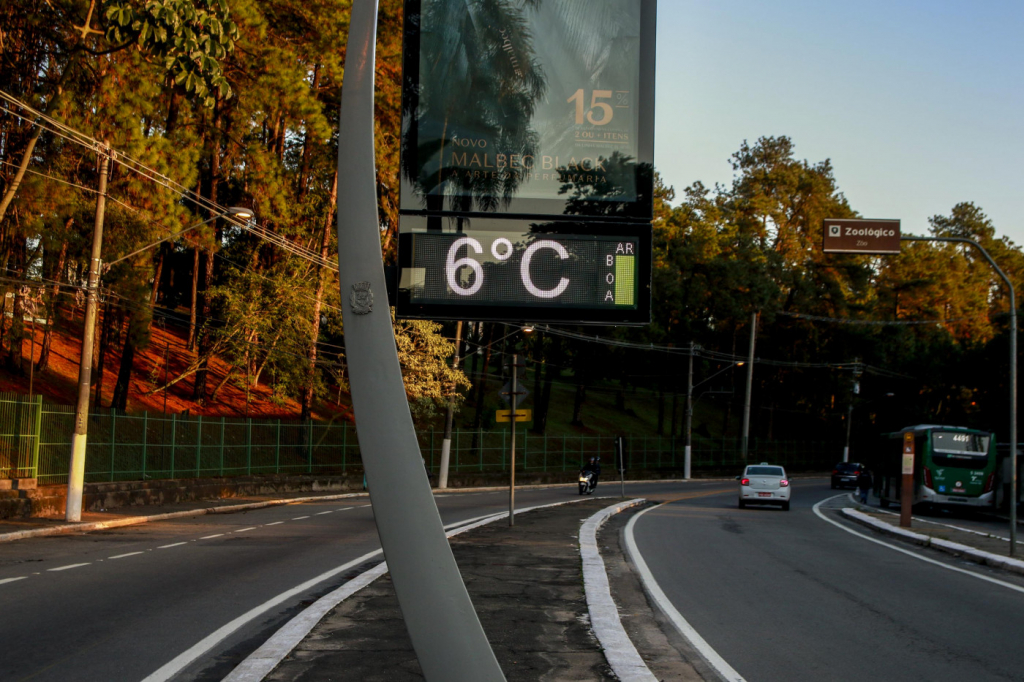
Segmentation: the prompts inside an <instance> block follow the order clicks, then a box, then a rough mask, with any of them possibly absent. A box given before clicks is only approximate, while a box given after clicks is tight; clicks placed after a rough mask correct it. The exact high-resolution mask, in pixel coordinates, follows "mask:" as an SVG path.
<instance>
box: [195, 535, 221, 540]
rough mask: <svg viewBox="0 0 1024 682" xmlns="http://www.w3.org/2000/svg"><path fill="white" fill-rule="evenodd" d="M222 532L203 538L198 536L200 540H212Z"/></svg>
mask: <svg viewBox="0 0 1024 682" xmlns="http://www.w3.org/2000/svg"><path fill="white" fill-rule="evenodd" d="M223 536H224V533H217V534H215V535H207V536H206V537H205V538H199V539H200V540H212V539H214V538H219V537H223Z"/></svg>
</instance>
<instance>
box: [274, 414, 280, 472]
mask: <svg viewBox="0 0 1024 682" xmlns="http://www.w3.org/2000/svg"><path fill="white" fill-rule="evenodd" d="M274 473H275V474H279V473H281V420H280V419H278V420H277V442H276V443H275V444H274Z"/></svg>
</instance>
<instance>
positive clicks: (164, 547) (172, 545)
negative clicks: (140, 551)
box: [157, 542, 188, 549]
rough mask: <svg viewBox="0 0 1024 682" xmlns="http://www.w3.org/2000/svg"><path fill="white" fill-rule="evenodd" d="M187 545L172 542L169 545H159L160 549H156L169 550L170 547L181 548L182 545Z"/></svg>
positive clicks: (185, 543)
mask: <svg viewBox="0 0 1024 682" xmlns="http://www.w3.org/2000/svg"><path fill="white" fill-rule="evenodd" d="M187 544H188V543H187V542H173V543H171V544H169V545H161V546H160V547H157V549H170V548H171V547H181V546H182V545H187Z"/></svg>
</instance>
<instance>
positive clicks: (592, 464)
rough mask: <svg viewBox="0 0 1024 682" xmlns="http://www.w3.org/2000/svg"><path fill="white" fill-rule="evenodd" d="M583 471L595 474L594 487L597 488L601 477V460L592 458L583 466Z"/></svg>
mask: <svg viewBox="0 0 1024 682" xmlns="http://www.w3.org/2000/svg"><path fill="white" fill-rule="evenodd" d="M583 471H589V472H591V473H593V474H594V483H593V485H594V487H595V488H596V487H597V479H598V478H600V477H601V460H600V458H598V457H591V458H590V461H589V462H587V463H586V464H584V465H583Z"/></svg>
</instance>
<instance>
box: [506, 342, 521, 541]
mask: <svg viewBox="0 0 1024 682" xmlns="http://www.w3.org/2000/svg"><path fill="white" fill-rule="evenodd" d="M518 374H519V355H518V354H517V353H513V354H512V393H511V398H512V418H511V419H509V420H508V427H509V429H510V430H511V432H512V437H511V438H510V439H509V458H508V525H509V527H511V526H514V525H516V417H515V415H516V405H517V404H518V402H519V388H518V387H517V386H516V380H517V379H518Z"/></svg>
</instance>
